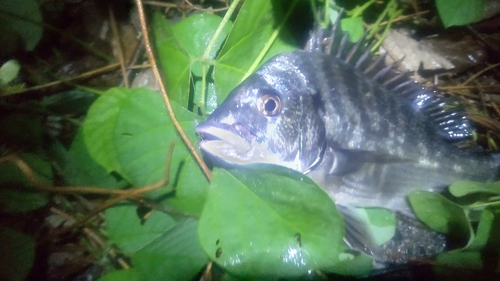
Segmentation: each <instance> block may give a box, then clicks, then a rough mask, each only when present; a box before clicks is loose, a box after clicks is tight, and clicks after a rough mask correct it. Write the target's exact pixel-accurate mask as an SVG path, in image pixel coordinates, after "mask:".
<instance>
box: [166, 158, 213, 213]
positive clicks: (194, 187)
mask: <svg viewBox="0 0 500 281" xmlns="http://www.w3.org/2000/svg"><path fill="white" fill-rule="evenodd" d="M208 187H209V183H208V180H207V178H206V177H205V175H203V173H202V172H201V170H200V167H199V166H198V164H197V163H196V161H194V159H193V158H192V157H191V156H189V157H187V158H186V160H185V161H184V164H183V166H182V167H181V169H180V172H179V180H178V181H177V184H176V185H175V193H173V195H172V196H170V197H168V198H167V199H165V201H164V203H165V204H166V205H168V206H170V207H172V208H173V209H174V210H177V211H178V212H182V213H184V214H190V215H193V216H196V217H199V216H200V215H201V211H202V210H203V206H204V205H205V201H206V198H207V194H208Z"/></svg>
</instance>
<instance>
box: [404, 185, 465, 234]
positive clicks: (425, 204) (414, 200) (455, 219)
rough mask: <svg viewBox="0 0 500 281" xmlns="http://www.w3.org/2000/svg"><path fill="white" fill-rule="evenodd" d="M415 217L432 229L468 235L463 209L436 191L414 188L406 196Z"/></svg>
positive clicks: (445, 232)
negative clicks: (414, 189)
mask: <svg viewBox="0 0 500 281" xmlns="http://www.w3.org/2000/svg"><path fill="white" fill-rule="evenodd" d="M408 199H409V200H410V204H411V207H412V208H413V211H414V212H415V214H416V215H417V217H418V218H419V219H420V220H422V221H423V222H424V223H425V224H427V225H428V226H429V227H431V228H432V229H434V230H436V231H438V232H441V233H444V234H448V235H452V236H454V237H457V238H465V237H467V238H468V237H470V235H471V231H472V229H471V226H470V222H469V221H468V219H467V216H466V214H465V211H464V209H462V208H461V207H460V206H458V205H456V204H455V203H453V202H451V201H449V200H448V199H446V198H444V197H443V196H442V195H440V194H438V193H433V192H429V191H423V190H416V191H412V192H411V193H410V195H409V196H408Z"/></svg>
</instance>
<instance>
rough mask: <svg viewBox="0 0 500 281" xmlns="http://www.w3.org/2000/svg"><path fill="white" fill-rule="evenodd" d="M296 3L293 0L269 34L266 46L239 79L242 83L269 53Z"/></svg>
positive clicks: (295, 0)
mask: <svg viewBox="0 0 500 281" xmlns="http://www.w3.org/2000/svg"><path fill="white" fill-rule="evenodd" d="M297 2H298V0H294V1H293V2H292V4H291V5H290V8H289V9H288V11H287V12H286V14H285V16H284V17H283V20H282V21H281V22H280V25H279V26H278V27H277V28H276V29H275V30H274V32H273V34H271V37H270V38H269V40H267V42H266V44H265V45H264V48H262V51H260V53H259V55H258V56H257V58H256V59H255V61H254V62H253V64H252V65H251V66H250V68H249V69H248V70H247V72H246V73H245V75H244V76H243V79H241V80H242V81H243V80H245V79H246V78H247V77H248V76H250V74H252V73H253V72H254V71H255V69H256V68H257V66H258V65H259V64H260V62H261V61H262V59H263V58H264V56H265V55H266V53H267V51H269V49H270V48H271V46H272V45H273V43H274V41H275V40H276V38H277V37H278V35H279V33H280V31H281V28H283V26H284V25H285V22H286V20H287V19H288V17H289V16H290V14H291V13H292V11H293V9H294V8H295V5H296V4H297Z"/></svg>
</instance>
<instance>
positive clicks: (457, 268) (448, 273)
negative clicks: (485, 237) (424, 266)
mask: <svg viewBox="0 0 500 281" xmlns="http://www.w3.org/2000/svg"><path fill="white" fill-rule="evenodd" d="M435 263H436V265H435V266H434V267H433V269H434V272H435V274H436V280H450V281H452V280H471V281H472V280H496V278H494V277H493V276H495V275H493V274H494V273H495V274H496V277H497V278H498V274H499V273H500V263H499V262H498V258H496V259H495V258H492V259H491V260H489V258H488V257H486V256H484V255H483V254H482V253H480V252H471V251H452V252H447V253H442V254H440V255H438V256H437V258H436V261H435ZM492 278H493V279H492Z"/></svg>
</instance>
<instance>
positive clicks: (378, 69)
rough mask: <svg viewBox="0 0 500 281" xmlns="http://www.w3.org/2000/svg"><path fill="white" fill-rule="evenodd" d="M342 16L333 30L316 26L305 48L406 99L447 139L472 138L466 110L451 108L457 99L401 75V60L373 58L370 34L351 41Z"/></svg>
mask: <svg viewBox="0 0 500 281" xmlns="http://www.w3.org/2000/svg"><path fill="white" fill-rule="evenodd" d="M340 15H342V13H340ZM340 17H341V16H339V17H338V19H337V20H336V22H335V23H334V24H333V25H332V26H331V28H321V27H320V26H319V25H318V24H316V25H315V28H314V30H313V31H312V32H311V38H310V39H309V41H308V45H307V48H306V49H307V50H309V51H312V52H323V53H325V54H331V55H332V56H334V57H336V58H337V59H339V60H341V61H343V62H344V63H346V64H349V65H352V66H353V67H354V68H357V69H359V71H361V72H363V73H365V74H366V75H367V76H368V77H369V78H372V79H373V81H376V82H378V83H380V85H381V87H383V88H385V89H386V90H387V91H390V92H391V93H390V94H394V95H395V96H396V97H395V98H398V97H399V98H400V99H402V100H407V101H408V105H409V107H410V108H411V110H412V111H413V112H414V113H415V114H421V115H422V116H425V117H426V118H428V120H429V122H430V123H431V124H433V125H434V128H435V131H436V132H437V134H438V135H440V136H442V137H443V138H444V139H446V140H448V141H451V142H460V141H466V140H470V139H471V138H472V136H473V134H474V126H473V125H472V124H471V121H470V120H469V119H467V118H466V113H465V112H464V110H463V109H462V108H461V107H459V106H452V107H449V105H450V103H451V104H454V103H456V101H457V99H456V98H453V97H446V98H444V97H443V95H442V94H441V93H438V92H436V91H434V90H432V89H427V88H425V87H423V86H422V85H420V84H419V83H417V82H415V81H413V80H411V79H410V78H409V74H408V73H400V72H398V71H397V70H396V68H397V67H396V66H397V65H399V64H400V63H401V61H397V62H395V63H392V64H390V65H386V63H385V57H384V56H385V55H382V56H374V55H372V54H371V52H370V49H371V46H373V44H374V42H370V40H367V39H366V37H367V34H365V35H364V36H363V37H362V39H361V40H360V41H358V42H356V43H352V42H350V40H349V36H348V35H347V34H344V33H343V32H342V30H341V28H340ZM367 46H368V47H367Z"/></svg>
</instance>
